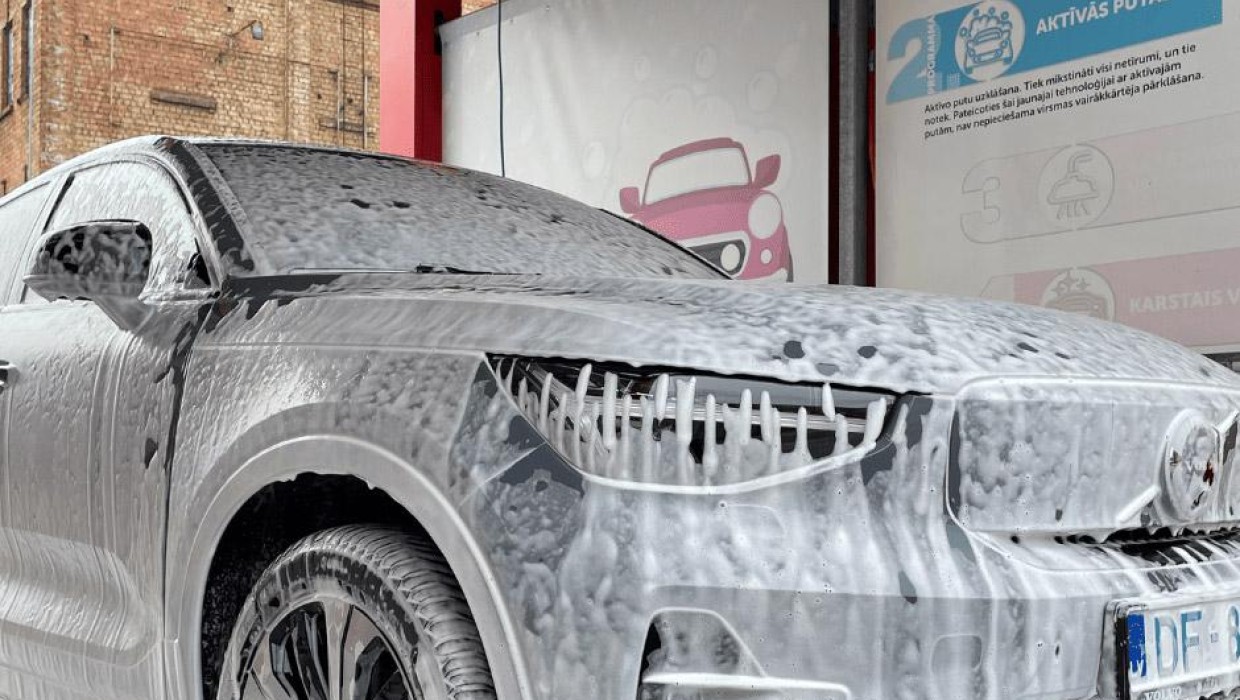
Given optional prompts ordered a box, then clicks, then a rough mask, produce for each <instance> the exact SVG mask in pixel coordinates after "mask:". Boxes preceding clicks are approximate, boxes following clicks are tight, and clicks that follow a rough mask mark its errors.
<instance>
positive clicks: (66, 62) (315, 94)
mask: <svg viewBox="0 0 1240 700" xmlns="http://www.w3.org/2000/svg"><path fill="white" fill-rule="evenodd" d="M0 2H5V3H6V5H5V10H6V15H5V16H6V17H8V18H10V20H11V21H12V23H13V28H14V29H13V31H14V37H15V40H17V39H19V38H20V37H21V35H22V32H21V26H22V14H23V7H24V4H25V3H27V2H33V3H34V5H33V11H34V16H35V17H34V44H35V51H34V54H35V57H36V58H35V62H34V67H35V70H34V72H33V75H34V80H33V83H34V85H33V89H32V91H31V93H32V94H30V95H25V94H22V90H21V85H20V82H21V81H20V76H21V74H22V71H23V70H24V69H23V66H22V65H21V53H22V52H21V51H20V47H19V50H17V51H15V54H16V58H17V60H16V61H15V63H16V64H17V65H16V66H15V70H14V74H15V75H17V76H18V77H19V80H18V85H17V87H16V93H17V94H16V99H15V101H14V104H13V105H12V107H11V108H10V109H9V110H8V111H6V112H3V116H0V181H3V183H5V184H6V185H7V187H8V188H9V189H12V188H13V187H15V186H16V185H18V184H20V183H21V182H22V181H24V179H25V178H26V176H27V174H28V173H27V170H28V171H29V174H30V175H33V174H35V173H37V172H40V171H42V170H45V169H46V168H48V167H50V166H52V165H55V164H56V163H59V162H62V161H64V160H66V159H68V158H71V157H73V156H75V155H77V154H79V153H82V152H85V151H88V150H90V149H92V148H95V147H97V146H100V145H102V144H105V143H108V142H111V141H115V140H117V139H122V138H127V137H130V136H136V135H140V134H149V133H172V134H186V135H214V136H242V137H257V138H271V139H284V140H292V141H301V142H309V143H321V144H337V145H343V146H348V147H353V148H376V147H377V146H378V124H379V118H378V117H379V70H378V65H379V12H378V8H379V3H378V0H0ZM255 21H257V22H258V23H260V24H261V27H262V30H261V39H259V38H257V37H258V35H257V34H256V33H255V31H254V29H253V27H254V25H253V24H252V23H253V22H255ZM2 77H3V76H2V75H0V79H2ZM0 97H2V96H0ZM0 101H2V100H0Z"/></svg>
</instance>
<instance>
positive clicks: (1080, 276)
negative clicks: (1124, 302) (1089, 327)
mask: <svg viewBox="0 0 1240 700" xmlns="http://www.w3.org/2000/svg"><path fill="white" fill-rule="evenodd" d="M1042 306H1044V307H1046V308H1048V309H1055V310H1057V311H1066V312H1068V313H1072V314H1079V315H1081V316H1092V317H1093V318H1097V319H1102V320H1103V321H1113V320H1115V291H1114V290H1112V289H1111V285H1110V284H1109V283H1108V282H1107V281H1106V278H1104V277H1103V276H1102V275H1100V274H1098V273H1097V272H1094V271H1093V270H1090V269H1088V268H1073V269H1071V270H1065V271H1063V272H1061V273H1059V274H1058V275H1056V276H1055V278H1054V279H1052V280H1051V282H1050V284H1048V285H1047V286H1046V290H1045V291H1044V292H1043V293H1042Z"/></svg>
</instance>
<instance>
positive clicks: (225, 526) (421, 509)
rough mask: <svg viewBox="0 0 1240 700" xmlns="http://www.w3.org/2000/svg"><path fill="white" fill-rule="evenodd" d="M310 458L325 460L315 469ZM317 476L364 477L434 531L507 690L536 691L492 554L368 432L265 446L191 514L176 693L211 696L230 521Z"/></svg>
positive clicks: (173, 591) (172, 603)
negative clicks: (215, 612)
mask: <svg viewBox="0 0 1240 700" xmlns="http://www.w3.org/2000/svg"><path fill="white" fill-rule="evenodd" d="M305 465H316V466H315V468H313V469H307V468H305ZM324 465H326V466H324ZM307 477H309V478H311V479H328V480H341V479H343V480H351V482H356V483H359V484H364V485H365V487H366V489H367V490H368V491H369V492H370V493H368V498H369V499H373V500H370V501H368V502H369V503H371V504H377V503H382V502H383V499H388V500H389V501H390V502H391V503H392V504H394V505H395V506H397V507H399V508H400V509H401V510H402V511H403V515H404V516H406V517H407V518H408V521H407V522H408V523H410V524H413V525H416V527H417V528H419V529H420V530H421V531H422V532H423V533H425V534H426V535H427V536H428V537H429V539H430V541H431V542H432V543H434V545H435V546H436V547H438V548H439V550H440V552H441V553H442V554H443V556H444V558H445V559H446V560H447V562H448V564H449V565H450V566H451V567H452V570H453V573H454V574H455V575H456V578H457V580H458V582H459V583H460V586H461V589H462V590H463V591H464V593H465V597H466V600H467V602H468V604H469V606H470V610H471V612H472V613H473V615H474V619H475V621H476V622H477V624H478V631H479V634H480V635H481V637H482V643H483V647H484V649H485V651H486V655H487V660H488V663H489V664H490V666H491V672H492V674H493V676H494V681H495V688H496V692H497V694H498V696H499V697H504V698H508V697H512V698H531V697H532V693H531V691H530V685H529V682H528V676H527V673H526V670H525V664H524V662H523V659H522V658H521V653H520V650H521V645H520V644H519V643H518V642H517V639H516V636H515V634H516V630H515V627H514V626H513V625H512V623H511V620H512V618H511V616H510V615H509V614H508V612H507V610H506V608H505V604H504V602H503V601H504V599H503V597H502V594H501V591H500V590H499V587H498V584H497V582H496V579H495V577H494V575H493V574H492V572H491V571H490V567H489V565H488V564H487V561H486V558H485V556H484V555H483V553H482V551H481V549H480V548H479V546H478V544H477V542H476V541H475V540H474V538H473V537H472V535H471V533H470V532H469V530H468V528H467V527H466V526H465V524H464V522H463V521H462V519H461V517H460V515H459V513H458V512H457V511H456V509H455V508H454V507H453V506H452V505H451V503H449V501H448V500H447V499H446V498H445V497H444V495H443V494H442V493H441V491H440V490H439V489H438V487H437V486H435V485H434V484H433V483H432V482H431V481H430V480H429V479H428V478H427V477H426V476H425V475H424V474H422V473H421V472H420V471H418V470H417V469H415V468H414V467H413V466H412V465H410V464H408V463H407V462H406V461H404V460H402V459H401V458H400V457H399V456H398V455H396V454H395V453H393V452H390V451H389V450H386V449H384V448H383V447H380V446H377V445H374V444H372V443H369V442H366V441H364V440H360V439H357V438H353V437H349V436H342V435H331V434H322V435H305V436H301V437H296V438H288V439H285V440H282V441H281V442H279V443H277V444H274V445H271V446H270V447H267V448H266V449H264V450H261V451H260V452H258V453H257V454H254V455H253V456H252V457H250V458H248V459H246V460H245V461H244V462H243V463H242V464H241V466H240V467H239V468H237V469H235V470H232V472H231V473H230V474H229V475H228V477H227V479H226V480H225V481H224V483H223V484H222V486H221V487H220V488H218V489H217V490H216V491H215V493H213V494H211V495H210V500H209V503H208V504H207V506H206V507H205V509H202V512H201V513H199V512H193V513H192V514H187V516H188V517H192V518H193V519H194V521H195V523H196V528H194V529H193V532H192V534H191V535H190V536H188V537H186V538H184V539H185V540H186V543H185V546H184V547H182V548H181V549H180V550H179V551H182V552H184V555H183V556H177V557H170V558H169V561H168V562H167V566H168V569H167V571H168V575H167V580H168V600H167V610H168V615H167V621H166V623H165V624H166V635H167V639H168V640H169V642H168V644H169V649H168V661H167V667H168V672H169V678H170V681H169V685H170V689H171V690H173V692H172V693H170V696H171V697H181V698H184V699H185V700H191V699H194V698H201V697H202V695H203V679H204V668H203V660H204V659H203V644H202V641H203V632H204V603H205V602H206V592H207V586H208V584H209V582H210V580H211V574H212V569H213V564H214V563H215V562H216V561H217V557H218V556H220V555H221V554H223V555H225V556H227V552H226V551H221V550H220V545H221V544H222V543H223V544H226V543H225V542H224V540H225V536H226V534H227V533H228V531H229V528H230V526H232V525H233V524H234V523H236V522H237V519H238V518H239V517H244V516H245V514H246V513H247V512H250V510H248V508H249V507H250V506H252V505H253V504H254V501H255V499H261V498H264V494H265V493H270V492H272V491H279V490H282V489H284V488H286V486H285V485H293V487H295V486H296V483H297V480H298V479H306V478H307ZM338 483H346V482H338ZM295 492H296V491H295ZM195 510H196V509H195ZM380 513H381V516H382V518H381V519H387V518H391V517H393V514H392V513H390V512H385V511H383V510H382V509H380ZM277 553H278V552H277ZM174 558H175V559H176V560H173V559H174ZM229 627H230V628H231V622H230V623H229ZM178 691H179V692H178ZM206 700H211V699H209V698H208V699H206Z"/></svg>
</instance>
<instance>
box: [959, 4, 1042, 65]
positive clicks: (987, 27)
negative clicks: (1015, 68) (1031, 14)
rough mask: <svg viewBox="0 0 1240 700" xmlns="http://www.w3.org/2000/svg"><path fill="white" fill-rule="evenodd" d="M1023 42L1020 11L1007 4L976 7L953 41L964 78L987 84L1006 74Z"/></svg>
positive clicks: (1023, 32)
mask: <svg viewBox="0 0 1240 700" xmlns="http://www.w3.org/2000/svg"><path fill="white" fill-rule="evenodd" d="M1024 41H1025V23H1024V19H1023V17H1022V16H1021V13H1020V10H1019V9H1017V8H1016V6H1015V5H1013V4H1012V3H1010V2H1008V1H1007V0H993V1H992V2H983V3H979V4H978V5H977V6H976V7H975V8H973V11H972V12H970V13H969V14H968V16H967V17H965V20H964V22H963V23H962V24H961V25H960V31H959V32H958V35H957V37H956V60H957V62H958V63H959V64H960V69H961V70H962V71H964V73H965V75H967V76H969V77H970V78H973V79H974V80H990V79H992V78H997V77H999V76H1000V75H1003V74H1004V73H1006V72H1007V71H1008V68H1010V67H1011V66H1012V64H1013V63H1015V61H1016V59H1017V57H1018V56H1019V55H1020V51H1021V48H1022V46H1023V45H1024Z"/></svg>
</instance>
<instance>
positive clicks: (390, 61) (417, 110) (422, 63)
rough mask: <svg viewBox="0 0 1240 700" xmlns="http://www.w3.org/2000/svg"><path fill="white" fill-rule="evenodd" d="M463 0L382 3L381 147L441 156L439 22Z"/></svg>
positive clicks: (455, 11)
mask: <svg viewBox="0 0 1240 700" xmlns="http://www.w3.org/2000/svg"><path fill="white" fill-rule="evenodd" d="M460 16H461V0H383V3H381V4H380V5H379V148H380V150H383V151H385V152H387V153H395V154H398V155H402V156H412V157H414V158H421V159H423V160H433V161H441V160H443V56H442V55H441V54H442V50H441V49H442V47H441V45H440V43H439V37H438V33H437V30H438V28H439V25H441V24H443V23H444V22H450V21H452V20H454V19H456V18H458V17H460Z"/></svg>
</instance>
